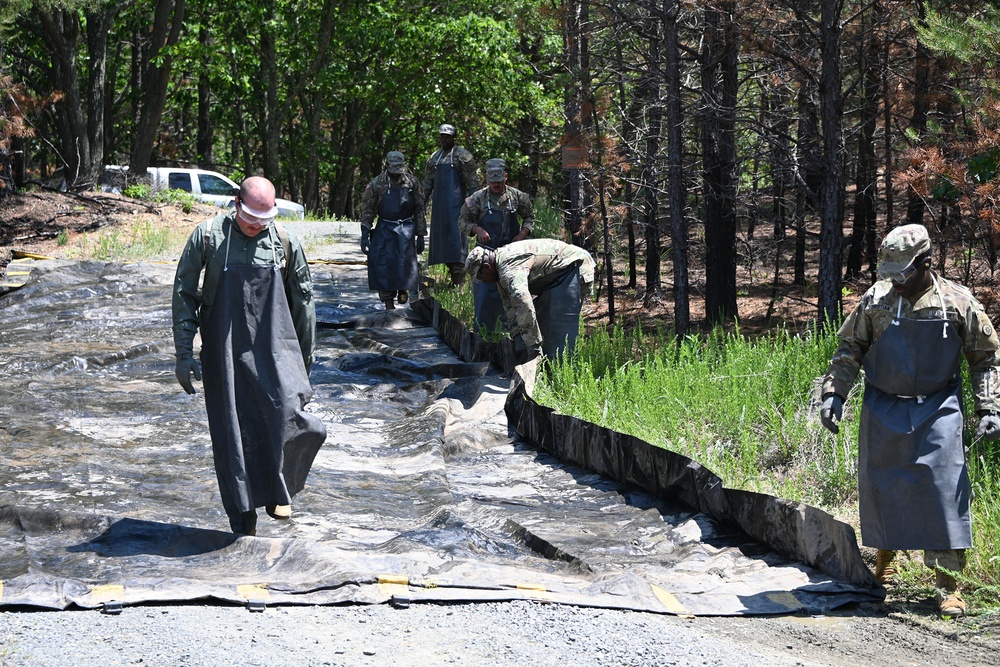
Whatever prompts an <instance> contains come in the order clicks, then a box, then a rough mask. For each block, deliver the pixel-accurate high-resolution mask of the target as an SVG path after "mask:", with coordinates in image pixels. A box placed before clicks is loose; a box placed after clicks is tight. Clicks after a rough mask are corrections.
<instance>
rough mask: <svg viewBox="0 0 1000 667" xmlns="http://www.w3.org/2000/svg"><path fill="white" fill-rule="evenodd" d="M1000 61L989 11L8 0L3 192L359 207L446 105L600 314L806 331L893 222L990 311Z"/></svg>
mask: <svg viewBox="0 0 1000 667" xmlns="http://www.w3.org/2000/svg"><path fill="white" fill-rule="evenodd" d="M998 64H1000V10H998V9H997V8H996V7H995V6H994V5H992V4H988V3H987V4H985V5H984V3H971V2H957V3H956V2H948V3H945V2H940V1H937V0H932V1H929V2H912V1H907V2H902V1H898V2H897V1H892V0H875V1H872V2H847V1H846V0H815V1H806V0H795V1H785V0H775V1H773V2H768V3H760V2H757V3H751V2H746V1H745V0H685V1H680V0H659V1H657V2H649V1H645V0H632V1H629V2H613V1H610V0H609V1H606V2H588V1H586V0H563V1H559V2H555V1H530V0H510V1H508V2H504V3H497V2H486V1H483V0H468V1H451V2H425V1H421V0H409V1H408V2H405V3H404V2H401V1H398V0H386V1H382V2H369V1H368V0H276V1H274V2H269V3H247V2H243V1H242V0H230V1H227V2H220V1H219V0H6V2H4V4H3V5H2V6H0V199H3V198H5V197H9V196H10V195H12V194H13V193H15V192H17V191H24V190H26V189H31V188H45V187H50V186H56V185H58V184H65V186H66V187H67V189H68V190H69V191H70V192H84V191H87V190H91V189H93V188H94V187H95V184H96V183H97V182H98V180H99V178H100V175H101V173H102V170H103V167H104V165H107V164H128V165H130V168H131V169H132V170H133V171H134V172H139V173H142V172H143V171H144V168H145V167H146V166H191V167H195V166H197V167H202V168H208V169H214V170H217V171H221V172H223V173H225V174H227V175H229V176H232V177H234V178H236V179H237V180H239V178H241V177H242V176H245V175H251V174H262V175H264V176H267V177H268V178H270V179H271V180H272V181H273V182H274V183H275V184H276V186H277V188H278V191H279V194H281V195H282V196H286V197H288V198H291V199H295V200H297V201H301V202H302V203H303V204H304V205H305V206H306V209H307V211H308V212H309V215H310V216H311V217H316V218H330V217H339V218H353V217H356V207H357V204H358V202H359V200H360V196H359V194H360V192H361V191H362V189H363V187H364V185H365V183H366V182H367V181H368V180H369V179H370V178H372V177H373V176H375V175H376V174H377V173H378V172H379V171H381V169H382V164H383V159H384V156H385V154H386V152H387V151H389V150H401V151H403V153H404V154H405V155H406V157H407V160H408V162H409V164H410V167H411V169H412V170H413V171H414V172H416V173H417V174H418V175H420V174H422V173H423V163H424V160H425V159H426V158H427V156H429V155H430V154H431V153H432V152H433V151H434V150H435V149H436V147H437V128H438V126H439V124H441V123H445V122H447V123H451V124H453V125H455V126H456V127H457V128H458V132H459V135H458V143H459V144H460V145H463V146H465V147H467V148H469V149H470V150H471V151H472V152H473V154H474V155H475V156H476V157H477V159H478V160H479V162H480V164H482V163H483V162H484V161H485V159H487V158H488V157H504V158H505V159H506V160H507V163H508V170H509V172H510V174H511V178H512V181H513V184H514V185H515V186H516V187H519V188H520V189H522V190H525V191H526V192H528V193H529V194H531V195H532V196H533V197H534V198H535V201H536V202H537V203H538V205H539V208H540V209H544V210H546V211H552V212H555V214H556V216H557V219H558V220H559V222H560V223H561V227H562V228H563V230H564V232H563V233H564V234H565V237H566V238H567V239H569V240H572V241H573V242H575V243H578V244H580V245H582V246H584V247H587V248H589V249H591V250H593V251H594V252H595V254H597V255H598V257H599V258H600V259H602V261H601V267H602V272H603V273H602V283H603V286H602V288H601V308H602V312H601V315H602V317H603V318H606V321H607V323H608V324H609V325H614V324H616V323H617V320H618V319H619V317H618V309H619V308H620V306H621V299H622V296H623V295H626V294H627V295H633V296H635V298H636V300H637V302H638V304H639V309H640V311H644V312H646V313H654V314H655V318H652V319H651V318H643V316H642V313H641V312H640V314H639V315H638V317H639V319H640V320H643V321H644V322H645V323H646V324H647V326H652V327H654V328H655V327H656V326H661V327H663V328H664V329H665V330H668V331H669V332H670V336H673V337H676V339H677V340H684V341H687V340H689V339H687V338H685V337H686V336H688V335H689V334H692V333H695V332H697V331H699V330H702V331H711V330H713V328H714V327H717V326H719V325H722V326H727V327H729V330H730V331H732V330H733V328H734V327H733V325H734V323H737V322H738V323H739V324H740V326H744V325H745V324H746V323H750V322H752V323H753V324H754V326H755V327H756V331H757V332H758V333H765V334H767V333H769V332H770V333H774V332H779V331H786V329H785V328H784V327H787V326H792V327H793V328H795V329H797V330H799V331H801V332H809V331H816V330H817V329H816V328H815V327H816V326H817V323H820V324H822V323H823V322H826V321H830V322H834V323H836V322H839V321H840V319H841V317H842V313H843V312H844V310H845V306H849V305H850V303H851V302H852V299H853V300H856V297H857V295H858V294H859V293H860V292H863V290H864V289H865V288H866V286H867V285H869V284H870V283H871V281H872V280H873V278H874V264H875V259H876V251H877V245H878V242H879V239H880V238H881V236H882V235H883V234H884V233H885V232H886V231H888V230H889V229H891V228H892V227H894V226H897V225H899V224H905V223H923V224H925V225H926V226H927V227H928V228H929V230H930V232H931V235H932V238H933V240H934V246H935V262H936V267H935V268H936V269H937V270H938V271H939V272H941V273H942V274H944V275H947V276H948V277H951V278H953V279H955V280H957V281H959V282H962V283H964V284H966V285H968V286H970V287H971V288H972V289H973V290H974V292H975V293H976V295H977V296H978V297H979V298H980V300H982V301H983V303H984V305H985V306H986V307H987V309H988V311H989V312H990V314H991V316H992V317H993V318H994V319H996V317H997V315H998V313H997V309H998V307H1000V300H998V295H997V292H996V287H995V271H996V263H997V248H998V246H1000V217H998V213H997V202H996V196H997V184H998V182H1000V174H998V168H1000V134H998V132H997V129H996V126H997V123H996V121H997V119H998V118H1000V105H998V103H997V102H998V100H997V96H996V92H997V91H996V84H997V81H998V79H997V76H996V74H997V66H998ZM3 222H4V221H3V220H0V223H3ZM0 226H2V225H0ZM747 297H757V298H756V299H749V298H747ZM790 304H791V305H792V306H794V307H789V305H790ZM609 331H612V333H610V334H609V335H610V336H611V339H609V340H608V341H607V344H606V345H605V347H606V348H607V347H609V346H610V347H612V348H613V347H614V346H615V345H618V343H615V340H621V338H620V336H621V335H622V334H621V333H617V334H616V333H614V332H613V329H610V328H609ZM774 335H775V336H776V337H777V338H779V339H781V335H780V334H774ZM614 336H619V338H618V339H615V338H614ZM595 340H597V339H595ZM646 343H648V339H644V340H642V341H638V340H637V341H636V342H633V343H629V342H627V341H626V342H625V343H621V344H622V345H624V346H626V347H628V348H629V349H630V350H637V349H648V345H646ZM658 345H659V346H662V347H664V348H668V347H669V345H670V343H669V341H667V340H665V339H664V340H659V342H658ZM740 345H744V343H742V342H741V343H740ZM828 345H829V344H828V343H821V344H820V351H821V352H822V354H816V353H810V356H809V358H810V359H811V361H810V362H809V363H808V364H806V365H805V367H806V368H807V369H814V368H815V367H816V366H817V365H818V364H819V363H821V361H817V360H818V359H821V358H822V357H824V355H828V352H829V349H828ZM677 349H682V348H677ZM692 354H694V356H698V354H695V353H692ZM616 355H617V353H615V354H612V358H613V359H614V361H615V363H613V364H611V365H610V366H612V367H614V366H625V365H627V364H626V362H625V361H624V360H623V359H621V358H620V357H619V356H616ZM765 356H766V355H765ZM619 362H621V363H619ZM759 363H762V362H758V361H751V362H749V367H750V368H748V370H753V366H754V365H757V364H759ZM821 371H822V369H820V372H821ZM697 372H703V373H714V372H715V371H714V370H713V369H711V368H709V369H702V370H701V371H697ZM776 372H777V371H776ZM804 372H811V371H809V370H807V371H804ZM554 377H555V378H556V380H558V378H559V377H560V376H559V375H556V376H554ZM648 378H649V376H648V374H647V375H644V376H643V379H642V380H640V382H641V381H643V380H644V381H645V383H646V384H647V385H649V384H650V382H649V381H648ZM681 382H684V381H681ZM573 383H576V384H579V379H578V378H575V379H573V380H572V381H567V382H566V384H573ZM751 391H752V390H751ZM746 395H747V394H746V393H743V394H742V396H746ZM755 395H756V394H755ZM653 402H655V401H653ZM604 410H605V412H607V408H606V407H605V408H604ZM710 411H711V410H710ZM737 412H738V411H737ZM738 416H739V421H740V426H739V429H747V428H749V429H750V430H754V429H758V427H757V426H755V425H754V424H750V426H749V427H748V426H746V424H747V423H749V422H748V421H747V418H746V415H745V414H742V413H741V414H739V415H738ZM687 421H688V422H691V421H692V420H691V419H690V418H689V419H688V420H687ZM694 421H697V420H694ZM750 421H751V422H752V419H750ZM739 429H737V430H736V432H737V433H740V432H741V431H739ZM758 430H759V429H758ZM743 432H744V433H745V431H743ZM716 435H717V434H716ZM713 437H715V436H709V437H708V441H709V444H711V442H712V441H713ZM733 437H734V438H739V437H742V436H740V435H734V436H733ZM817 441H818V440H817ZM844 442H845V441H844V440H842V439H838V440H837V441H836V442H835V443H834V446H835V447H841V446H843V445H844ZM853 455H854V452H853V451H851V450H850V448H849V447H848V449H847V450H846V452H845V454H844V455H842V456H840V462H839V464H838V466H840V467H839V468H838V471H837V474H838V475H840V476H841V477H842V476H843V473H844V472H845V469H844V465H845V464H844V461H845V460H850V459H852V458H853ZM757 461H758V463H754V465H758V464H759V459H757ZM846 472H850V470H849V466H848V469H846ZM988 481H989V483H990V484H995V481H996V480H995V479H993V478H990V480H988ZM990 488H992V489H993V490H994V491H995V490H996V487H995V486H993V487H990ZM990 496H991V497H992V499H993V501H994V502H993V503H992V504H990V505H989V508H990V509H991V511H994V510H997V508H1000V492H996V493H993V492H991V493H990ZM978 497H982V496H978ZM835 501H836V502H839V503H841V504H843V503H844V502H845V498H844V497H840V498H837V499H835ZM981 505H982V503H981ZM996 523H997V522H996V521H993V525H996ZM997 532H998V531H997V530H994V531H993V533H994V534H993V535H992V541H990V542H989V543H988V544H990V545H991V546H992V547H993V548H992V551H990V552H988V553H987V554H986V556H985V559H984V562H983V563H982V564H981V566H980V567H979V569H977V571H976V575H977V577H979V584H980V589H981V590H983V591H984V592H987V593H988V592H989V591H990V590H991V587H995V586H996V583H997V580H998V574H997V573H998V571H1000V563H997V562H996V559H997V558H998V557H997V556H995V554H997V553H998V550H997V548H996V545H997V544H1000V536H998V535H997ZM979 540H980V536H978V535H977V544H981V541H979ZM991 554H992V555H991ZM986 598H988V599H989V600H990V601H991V602H990V603H988V604H990V605H991V606H997V602H996V601H997V600H998V599H1000V591H994V592H993V593H990V594H989V595H987V596H986Z"/></svg>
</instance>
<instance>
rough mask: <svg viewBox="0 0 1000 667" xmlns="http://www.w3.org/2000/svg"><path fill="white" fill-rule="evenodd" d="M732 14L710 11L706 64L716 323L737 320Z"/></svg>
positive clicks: (705, 179)
mask: <svg viewBox="0 0 1000 667" xmlns="http://www.w3.org/2000/svg"><path fill="white" fill-rule="evenodd" d="M731 11H732V5H731V3H723V4H722V5H721V12H720V11H719V10H716V9H715V8H713V7H708V8H706V10H705V24H706V26H705V32H704V42H703V43H704V47H703V50H702V63H701V94H702V122H701V134H702V164H703V171H702V183H703V186H704V197H705V209H704V210H705V278H706V280H705V312H706V317H707V318H708V321H709V322H712V323H719V322H724V321H726V320H730V319H734V318H735V317H737V302H736V192H735V187H734V183H735V179H736V173H735V172H736V149H735V131H734V130H735V113H736V109H735V106H736V93H737V72H736V65H737V51H738V47H737V44H736V41H735V35H734V34H733V30H732V14H731ZM723 12H724V13H723Z"/></svg>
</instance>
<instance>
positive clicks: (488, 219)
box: [458, 158, 535, 332]
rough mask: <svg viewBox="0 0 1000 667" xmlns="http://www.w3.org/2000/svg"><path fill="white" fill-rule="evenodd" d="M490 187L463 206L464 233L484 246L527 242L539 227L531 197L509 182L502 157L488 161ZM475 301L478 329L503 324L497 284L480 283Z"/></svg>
mask: <svg viewBox="0 0 1000 667" xmlns="http://www.w3.org/2000/svg"><path fill="white" fill-rule="evenodd" d="M486 182H487V187H485V188H483V189H481V190H478V191H476V193H475V194H473V195H472V196H471V197H469V198H468V199H467V200H466V202H465V204H464V205H463V206H462V212H461V213H460V214H459V216H458V226H459V228H460V229H461V230H462V233H463V234H465V235H468V236H475V237H476V241H477V242H478V243H479V245H481V246H486V247H487V248H500V247H502V246H505V245H507V244H508V243H511V242H514V241H523V240H524V239H526V238H528V237H529V236H530V235H531V231H532V229H534V226H535V209H534V207H532V205H531V198H530V197H528V195H527V194H525V193H524V192H521V191H520V190H518V189H516V188H512V187H510V186H508V185H507V165H506V163H505V162H504V161H503V160H501V159H499V158H493V159H491V160H487V161H486ZM472 300H473V304H474V306H475V322H476V327H477V328H485V329H486V330H487V331H489V332H493V331H495V330H497V329H498V328H499V327H500V326H502V322H503V315H504V304H503V302H502V301H501V299H500V295H499V293H498V292H497V287H496V285H495V284H493V283H488V282H482V281H480V282H476V283H475V284H474V285H473V292H472Z"/></svg>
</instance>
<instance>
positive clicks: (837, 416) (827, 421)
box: [819, 394, 844, 433]
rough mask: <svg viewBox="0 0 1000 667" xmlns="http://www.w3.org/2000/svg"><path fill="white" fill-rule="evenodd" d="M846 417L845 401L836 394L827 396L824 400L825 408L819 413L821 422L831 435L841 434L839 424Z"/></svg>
mask: <svg viewBox="0 0 1000 667" xmlns="http://www.w3.org/2000/svg"><path fill="white" fill-rule="evenodd" d="M843 416H844V399H842V398H841V397H840V396H837V395H836V394H827V395H826V397H825V398H824V399H823V407H822V408H820V411H819V420H820V421H821V422H823V426H824V427H825V428H826V429H827V430H828V431H830V432H831V433H840V426H838V425H837V424H838V423H839V422H840V420H841V419H842V418H843Z"/></svg>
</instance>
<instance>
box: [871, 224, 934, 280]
mask: <svg viewBox="0 0 1000 667" xmlns="http://www.w3.org/2000/svg"><path fill="white" fill-rule="evenodd" d="M930 249H931V238H930V235H929V234H928V233H927V228H926V227H924V226H923V225H903V226H902V227H896V228H895V229H894V230H892V231H891V232H889V233H888V234H886V235H885V238H884V239H882V247H881V248H880V249H879V252H878V274H879V275H880V276H888V275H891V274H893V273H900V272H902V270H903V269H905V268H906V267H908V266H909V265H910V264H912V263H913V260H915V259H916V258H917V257H920V256H921V255H923V254H924V253H926V252H930Z"/></svg>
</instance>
